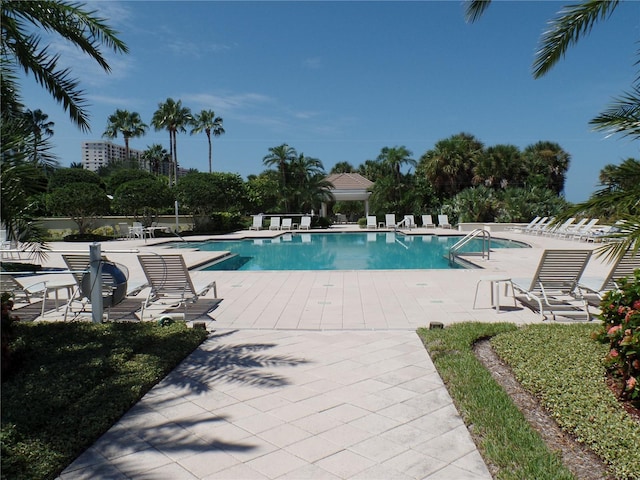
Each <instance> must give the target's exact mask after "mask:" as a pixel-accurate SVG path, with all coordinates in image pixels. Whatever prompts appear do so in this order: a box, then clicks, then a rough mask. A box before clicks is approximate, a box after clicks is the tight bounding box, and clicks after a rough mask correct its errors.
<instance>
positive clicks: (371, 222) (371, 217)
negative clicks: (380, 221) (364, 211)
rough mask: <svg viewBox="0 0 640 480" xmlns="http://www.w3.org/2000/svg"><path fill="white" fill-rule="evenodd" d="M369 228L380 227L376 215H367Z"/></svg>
mask: <svg viewBox="0 0 640 480" xmlns="http://www.w3.org/2000/svg"><path fill="white" fill-rule="evenodd" d="M367 228H378V225H377V224H376V216H375V215H367Z"/></svg>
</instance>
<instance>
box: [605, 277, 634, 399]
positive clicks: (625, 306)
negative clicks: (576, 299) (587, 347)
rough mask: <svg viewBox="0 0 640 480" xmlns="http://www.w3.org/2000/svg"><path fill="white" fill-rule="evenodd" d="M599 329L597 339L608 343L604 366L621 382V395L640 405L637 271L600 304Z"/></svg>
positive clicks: (606, 295)
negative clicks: (601, 323) (600, 326)
mask: <svg viewBox="0 0 640 480" xmlns="http://www.w3.org/2000/svg"><path fill="white" fill-rule="evenodd" d="M600 310H601V311H602V313H601V314H600V319H601V320H602V322H603V325H602V329H601V330H600V331H599V332H598V333H597V335H596V337H597V339H598V340H600V341H602V342H603V343H609V346H610V348H609V353H608V354H607V356H606V357H605V365H606V366H607V368H608V369H609V371H610V372H611V373H612V374H613V375H615V376H616V377H617V378H619V379H620V381H621V396H622V398H623V399H625V400H631V401H632V402H633V403H634V404H636V405H638V406H640V384H639V382H640V270H636V271H635V275H634V277H632V278H628V279H623V280H621V281H620V288H619V289H617V290H612V291H610V292H607V293H606V294H605V295H604V297H603V299H602V302H601V303H600Z"/></svg>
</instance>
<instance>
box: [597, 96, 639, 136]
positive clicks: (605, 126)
mask: <svg viewBox="0 0 640 480" xmlns="http://www.w3.org/2000/svg"><path fill="white" fill-rule="evenodd" d="M589 123H590V124H591V125H594V130H602V131H606V132H607V137H610V136H612V135H615V134H620V135H622V136H623V137H633V138H634V139H635V140H638V139H640V85H634V86H633V89H632V91H631V92H625V93H624V95H623V96H621V97H618V98H616V99H614V103H613V104H612V105H611V106H610V107H609V108H608V109H607V110H605V111H604V112H602V113H601V114H600V115H598V116H597V117H595V118H594V119H593V120H591V121H590V122H589Z"/></svg>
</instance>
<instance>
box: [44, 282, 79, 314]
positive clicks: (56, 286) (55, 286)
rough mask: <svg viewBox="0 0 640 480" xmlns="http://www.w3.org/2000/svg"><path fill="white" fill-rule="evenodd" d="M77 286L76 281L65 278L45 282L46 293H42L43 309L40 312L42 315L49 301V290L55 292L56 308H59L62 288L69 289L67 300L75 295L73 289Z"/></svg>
mask: <svg viewBox="0 0 640 480" xmlns="http://www.w3.org/2000/svg"><path fill="white" fill-rule="evenodd" d="M75 286H76V283H75V282H70V281H65V280H58V281H52V282H46V283H45V290H44V294H43V295H42V311H41V312H40V315H44V311H45V303H46V302H47V298H48V297H49V292H53V293H54V298H55V304H56V310H57V309H58V304H59V301H60V297H59V293H58V292H59V291H60V290H65V289H66V290H67V301H69V299H70V298H71V297H72V296H73V290H74V288H75Z"/></svg>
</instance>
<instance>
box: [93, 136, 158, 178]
mask: <svg viewBox="0 0 640 480" xmlns="http://www.w3.org/2000/svg"><path fill="white" fill-rule="evenodd" d="M129 157H131V158H134V159H136V160H138V163H139V164H140V168H143V169H148V165H145V164H146V162H145V161H144V160H143V159H142V150H136V149H134V148H129ZM124 160H126V150H125V148H124V147H123V146H121V145H116V144H115V143H112V142H109V141H105V140H99V141H94V142H82V166H83V168H84V169H85V170H91V171H93V172H96V171H98V169H99V168H100V167H102V166H105V165H108V164H109V163H110V162H119V161H124Z"/></svg>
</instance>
